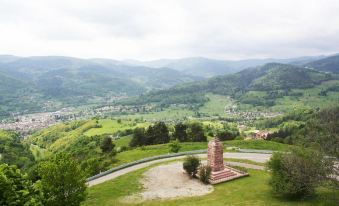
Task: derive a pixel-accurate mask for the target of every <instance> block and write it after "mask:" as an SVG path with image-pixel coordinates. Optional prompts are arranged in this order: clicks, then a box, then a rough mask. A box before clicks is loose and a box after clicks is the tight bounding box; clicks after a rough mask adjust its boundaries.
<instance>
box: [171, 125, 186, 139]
mask: <svg viewBox="0 0 339 206" xmlns="http://www.w3.org/2000/svg"><path fill="white" fill-rule="evenodd" d="M174 129H175V131H174V133H173V137H174V139H177V140H179V141H180V142H187V141H188V138H187V132H186V129H187V125H185V124H183V123H181V122H180V123H178V124H176V125H175V126H174Z"/></svg>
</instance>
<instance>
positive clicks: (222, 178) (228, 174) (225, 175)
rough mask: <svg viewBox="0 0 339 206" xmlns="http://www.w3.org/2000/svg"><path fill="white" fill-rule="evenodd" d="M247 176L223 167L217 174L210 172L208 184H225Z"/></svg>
mask: <svg viewBox="0 0 339 206" xmlns="http://www.w3.org/2000/svg"><path fill="white" fill-rule="evenodd" d="M244 176H248V173H245V172H241V171H239V170H236V169H233V168H231V167H225V169H224V170H222V171H218V172H212V173H211V177H210V179H209V182H210V183H211V184H212V185H214V184H218V183H221V182H227V181H230V180H233V179H237V178H240V177H244Z"/></svg>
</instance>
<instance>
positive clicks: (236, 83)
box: [137, 63, 335, 105]
mask: <svg viewBox="0 0 339 206" xmlns="http://www.w3.org/2000/svg"><path fill="white" fill-rule="evenodd" d="M334 78H335V77H334V76H333V75H331V74H329V73H323V72H319V71H316V70H311V69H306V68H302V67H298V66H293V65H287V64H278V63H270V64H266V65H264V66H260V67H256V68H250V69H245V70H243V71H240V72H238V73H236V74H231V75H225V76H218V77H215V78H211V79H208V80H205V81H200V82H194V83H188V84H183V85H179V86H176V87H173V88H171V89H167V90H163V91H155V92H151V93H149V94H147V95H144V96H141V97H140V98H139V99H138V100H137V102H139V103H145V102H157V103H160V104H164V105H166V104H176V103H204V102H205V101H207V99H206V98H204V94H206V93H209V92H211V93H214V94H221V95H228V96H231V97H232V98H234V99H237V100H240V101H245V102H248V101H250V100H249V99H248V98H247V96H248V95H249V94H250V93H251V92H265V93H267V94H268V97H269V98H270V99H273V100H274V99H275V98H278V97H282V96H286V95H288V94H290V93H291V89H306V88H312V87H314V86H316V85H319V84H321V83H322V82H324V81H328V80H331V79H334ZM290 95H291V94H290ZM261 101H265V98H261ZM249 103H250V102H249ZM253 104H270V102H262V103H255V102H253Z"/></svg>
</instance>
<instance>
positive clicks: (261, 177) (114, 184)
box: [82, 168, 339, 206]
mask: <svg viewBox="0 0 339 206" xmlns="http://www.w3.org/2000/svg"><path fill="white" fill-rule="evenodd" d="M147 169H149V168H144V169H140V170H137V171H134V172H131V173H128V174H126V175H123V176H120V177H118V178H116V179H114V180H111V181H107V182H104V183H102V184H99V185H96V186H93V187H91V188H89V189H88V198H87V200H86V201H85V202H84V203H83V204H82V205H83V206H93V205H95V206H96V205H100V206H113V205H145V206H153V205H154V206H155V205H156V206H158V205H159V206H175V205H183V206H185V205H187V206H192V205H198V206H199V205H201V206H210V205H213V206H219V205H220V206H222V205H239V206H240V205H249V206H252V205H254V206H256V205H273V206H274V205H276V206H279V205H286V206H289V205H292V206H293V205H303V206H308V205H335V204H334V203H332V204H331V200H333V199H332V198H333V193H331V192H330V191H328V190H326V189H323V188H319V189H318V190H317V193H316V196H315V197H314V198H312V199H306V200H299V201H292V200H287V199H283V198H279V197H275V196H274V195H273V194H272V193H271V191H270V187H269V185H268V180H269V174H268V173H267V172H264V171H259V170H251V169H249V170H248V172H249V174H250V176H249V177H244V178H241V179H237V180H234V181H230V182H226V183H221V184H218V185H216V186H215V187H214V191H213V192H212V193H210V194H207V195H204V196H200V197H189V198H179V199H172V200H152V201H146V202H142V203H138V204H124V203H121V202H119V199H120V198H122V197H124V196H128V195H131V194H134V193H137V192H138V191H141V190H142V185H140V183H139V180H140V178H141V177H142V174H143V173H144V172H145V171H146V170H147ZM337 195H339V192H337Z"/></svg>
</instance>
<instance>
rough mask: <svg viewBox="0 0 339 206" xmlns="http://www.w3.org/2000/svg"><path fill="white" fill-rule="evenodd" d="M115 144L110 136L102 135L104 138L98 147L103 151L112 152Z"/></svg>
mask: <svg viewBox="0 0 339 206" xmlns="http://www.w3.org/2000/svg"><path fill="white" fill-rule="evenodd" d="M114 147H115V144H113V143H112V138H110V137H104V139H103V140H102V142H101V145H100V148H101V150H102V151H103V152H107V153H108V152H112V150H113V149H114Z"/></svg>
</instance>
